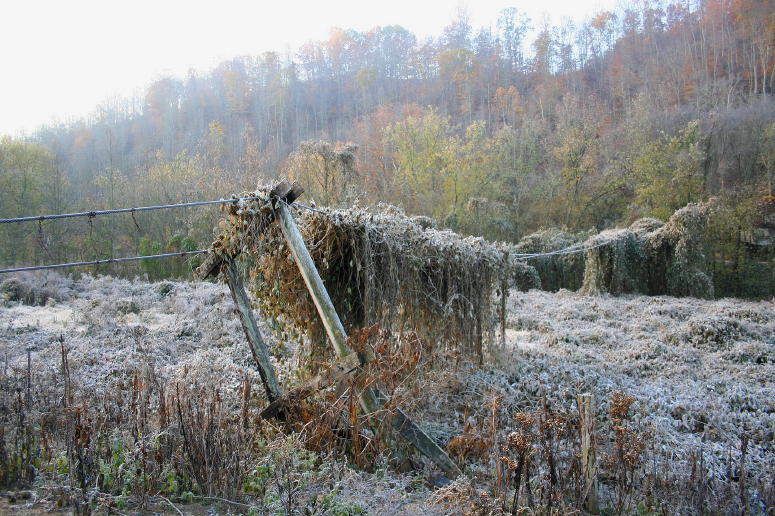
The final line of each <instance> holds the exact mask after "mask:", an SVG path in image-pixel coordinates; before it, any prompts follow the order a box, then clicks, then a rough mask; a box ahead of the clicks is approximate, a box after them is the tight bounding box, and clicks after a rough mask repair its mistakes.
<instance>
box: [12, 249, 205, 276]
mask: <svg viewBox="0 0 775 516" xmlns="http://www.w3.org/2000/svg"><path fill="white" fill-rule="evenodd" d="M209 252H210V249H199V250H197V251H181V252H178V253H164V254H149V255H147V256H128V257H124V258H106V259H104V260H92V261H89V262H72V263H56V264H53V265H33V266H30V267H17V268H15V269H0V274H8V273H12V272H25V271H40V270H44V269H62V268H64V267H80V266H84V265H102V264H104V263H121V262H134V261H138V260H149V259H155V258H171V257H173V256H193V255H197V254H203V253H209Z"/></svg>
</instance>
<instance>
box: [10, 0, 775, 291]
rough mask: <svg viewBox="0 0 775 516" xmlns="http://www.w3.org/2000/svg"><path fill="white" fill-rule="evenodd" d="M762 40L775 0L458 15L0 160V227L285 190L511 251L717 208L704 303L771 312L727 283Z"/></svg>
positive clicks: (175, 84)
mask: <svg viewBox="0 0 775 516" xmlns="http://www.w3.org/2000/svg"><path fill="white" fill-rule="evenodd" d="M772 19H773V5H772V2H770V1H768V0H734V1H722V0H700V1H697V2H690V3H688V4H687V3H680V2H677V3H673V2H663V1H656V0H650V1H646V2H632V3H624V4H622V5H621V7H620V8H618V9H616V10H612V11H604V12H599V13H590V16H589V18H588V19H587V20H585V21H584V22H582V23H580V24H577V25H576V24H573V23H570V22H563V23H559V24H557V25H551V24H550V23H548V22H546V21H543V22H542V21H541V20H529V19H527V17H526V16H525V14H524V13H522V12H520V11H519V10H518V9H505V10H503V11H502V12H501V13H500V15H499V17H498V19H497V20H492V21H491V22H492V23H491V25H490V27H474V26H472V24H471V22H470V19H469V16H468V14H467V12H466V11H465V9H461V10H459V12H458V13H457V15H456V16H455V17H454V18H453V19H452V20H451V21H450V23H449V24H448V26H447V27H446V28H445V29H444V30H443V31H442V32H441V33H440V34H438V35H437V36H435V37H431V38H427V39H421V38H418V37H417V36H416V35H415V34H412V33H411V32H410V31H408V30H406V29H405V28H403V27H401V26H397V25H390V26H384V27H375V28H373V29H371V30H365V31H356V30H350V29H346V28H345V29H332V31H331V35H330V37H329V38H328V39H327V40H324V41H310V42H308V43H307V44H304V45H302V46H301V47H299V48H297V49H292V50H289V51H287V52H284V53H280V52H266V53H263V54H260V55H246V56H238V57H235V58H234V59H231V60H228V61H225V62H223V63H221V64H220V65H219V66H217V67H215V68H214V69H212V70H210V71H207V72H202V73H192V74H190V75H189V76H187V77H164V78H161V79H159V80H158V81H155V82H154V83H152V84H150V85H148V87H147V88H146V89H145V90H144V92H143V93H142V94H141V95H139V96H138V97H137V98H133V99H116V100H114V101H111V102H108V103H105V104H104V105H101V106H99V107H98V108H97V109H96V110H95V112H94V113H93V114H92V115H89V116H85V117H84V118H83V119H81V120H77V121H73V122H70V123H67V124H58V125H51V126H49V127H44V128H41V130H39V131H37V132H36V133H35V134H33V135H30V137H29V138H26V139H20V140H12V139H10V138H4V139H2V140H0V171H2V172H3V173H2V174H0V217H17V216H21V215H39V214H42V213H52V212H62V211H78V210H84V211H91V210H95V209H102V208H118V207H130V206H144V205H145V206H147V205H153V204H167V203H173V202H181V201H194V200H210V199H218V198H222V197H226V196H229V195H231V194H232V193H234V192H239V191H248V190H251V189H253V188H255V186H256V184H258V183H261V182H266V181H270V180H273V179H274V178H276V177H277V176H278V175H284V176H288V177H290V178H292V179H297V180H299V181H300V182H302V183H303V184H304V186H305V188H307V196H308V197H307V199H308V200H312V199H314V200H315V201H316V202H317V203H319V204H321V205H329V206H334V207H343V206H345V207H348V206H352V205H353V204H354V203H355V202H358V203H361V204H366V205H376V204H378V203H379V202H387V203H390V204H393V205H396V206H400V207H402V208H403V209H405V210H406V212H407V213H409V214H411V215H422V216H430V217H432V218H434V219H436V220H437V221H438V222H439V224H440V225H441V226H443V227H448V228H451V229H453V230H455V231H457V232H461V233H465V234H474V235H481V236H485V237H486V238H488V239H489V240H505V241H509V242H518V241H519V240H520V239H521V238H522V237H524V236H525V235H528V234H530V233H532V232H535V231H537V230H539V229H543V228H549V227H556V228H562V229H567V230H570V231H589V230H595V231H601V230H604V229H609V228H612V227H617V226H627V225H629V224H630V223H631V222H632V221H634V220H636V219H639V218H642V217H653V218H657V219H660V220H663V221H664V220H666V219H667V218H668V217H669V216H670V215H671V214H672V213H673V212H674V211H676V210H678V209H680V208H681V207H683V206H685V205H686V204H688V203H693V202H700V201H707V200H709V199H711V198H713V197H716V198H718V199H720V202H721V205H722V206H723V207H724V209H725V211H724V216H723V217H722V218H721V219H720V221H719V223H718V224H717V225H716V226H715V227H714V228H713V238H712V242H713V243H714V246H715V249H714V253H713V256H714V261H715V264H714V267H715V268H716V269H717V270H718V272H719V274H720V275H722V276H727V277H728V278H727V279H725V280H724V281H721V282H720V284H721V285H722V288H720V289H719V291H718V295H719V296H721V297H723V296H729V295H732V296H737V297H757V298H761V297H766V296H768V295H773V294H774V293H775V285H773V284H772V282H764V281H759V282H758V283H759V284H757V285H749V286H746V285H743V284H742V282H741V281H740V276H742V275H745V274H746V272H745V271H746V270H748V269H751V270H754V269H756V270H759V269H760V268H761V267H766V268H768V269H769V270H770V271H771V270H772V263H773V253H774V252H775V251H774V249H775V247H774V246H773V245H772V242H773V235H774V234H775V215H774V214H773V206H775V204H774V203H775V193H774V192H773V189H772V185H773V178H774V177H775V176H773V174H775V155H773V149H775V102H773V83H774V82H775V51H774V50H773V49H775V45H774V44H773V41H775V24H773V23H772V21H771V20H772ZM52 87H55V86H52ZM214 223H215V217H214V216H213V212H212V211H208V210H207V209H204V208H202V209H199V210H196V211H195V210H191V211H190V212H187V213H185V212H177V213H172V212H165V213H159V212H157V213H155V214H137V215H136V216H135V217H130V216H124V217H118V218H113V219H110V220H105V221H101V220H99V219H97V220H93V221H91V223H89V224H81V223H78V222H73V221H70V222H63V221H60V222H52V223H45V224H41V225H39V226H38V227H35V225H34V224H32V225H29V226H26V227H19V226H17V227H11V226H1V227H0V239H2V241H4V242H13V243H14V244H15V245H7V246H2V247H1V248H0V262H2V263H3V264H17V265H22V264H29V263H33V262H44V261H46V262H50V261H54V260H56V261H75V260H86V259H97V258H107V257H111V256H119V255H124V256H127V255H135V254H138V253H140V254H154V253H155V252H159V251H162V250H169V251H175V250H184V249H191V248H197V247H201V246H204V245H205V244H206V243H208V242H209V241H210V239H211V236H212V235H211V232H212V227H213V225H214ZM760 264H764V265H760ZM123 270H127V269H122V270H119V269H117V268H112V267H110V266H105V267H102V268H100V269H97V270H93V271H92V272H93V273H110V274H114V275H117V274H124V272H122V271H123ZM184 272H185V271H184V270H182V268H181V267H180V266H179V265H175V266H166V265H161V266H159V267H157V268H156V269H152V268H146V269H142V268H140V267H138V268H137V269H134V270H131V269H130V270H129V272H128V274H129V275H130V276H131V275H132V274H135V273H147V274H150V275H151V276H152V277H157V278H158V277H180V276H181V275H182V274H183V273H184ZM763 276H764V277H768V276H767V274H764V275H763ZM756 277H759V274H758V273H757V274H756ZM769 277H772V276H771V274H770V276H769ZM761 292H764V294H761Z"/></svg>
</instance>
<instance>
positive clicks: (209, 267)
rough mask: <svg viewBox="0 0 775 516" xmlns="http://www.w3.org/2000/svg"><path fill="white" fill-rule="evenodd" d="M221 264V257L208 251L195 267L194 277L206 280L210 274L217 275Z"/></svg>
mask: <svg viewBox="0 0 775 516" xmlns="http://www.w3.org/2000/svg"><path fill="white" fill-rule="evenodd" d="M221 265H223V258H221V257H220V256H218V255H217V254H215V253H214V252H212V251H210V254H208V255H207V258H205V259H204V261H203V262H202V264H201V265H200V266H199V267H197V268H196V277H197V278H199V279H200V280H202V281H203V280H206V279H207V278H209V277H210V276H217V275H218V273H219V272H220V270H221Z"/></svg>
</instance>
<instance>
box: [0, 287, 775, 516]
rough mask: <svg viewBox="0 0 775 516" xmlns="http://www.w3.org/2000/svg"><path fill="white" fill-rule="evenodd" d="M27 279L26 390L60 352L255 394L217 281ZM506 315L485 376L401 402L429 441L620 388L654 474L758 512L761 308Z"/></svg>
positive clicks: (107, 386) (357, 496)
mask: <svg viewBox="0 0 775 516" xmlns="http://www.w3.org/2000/svg"><path fill="white" fill-rule="evenodd" d="M40 281H43V282H44V283H45V284H43V285H40V286H39V288H41V289H43V290H45V292H47V294H46V295H45V297H50V299H49V301H47V302H45V301H44V304H42V305H28V304H22V303H19V302H5V306H3V307H2V308H0V361H2V363H0V367H3V368H4V370H3V371H4V373H3V374H5V375H6V377H8V376H9V375H13V374H17V375H24V374H25V371H26V370H27V365H28V364H27V359H28V352H29V359H30V367H31V371H32V376H33V377H35V378H37V379H39V380H40V381H39V382H37V383H36V382H33V384H34V385H37V387H36V388H37V389H45V388H50V389H51V392H52V393H53V392H59V389H61V385H59V384H58V383H57V382H58V381H60V380H61V368H62V360H61V354H62V346H63V343H64V345H65V346H66V347H67V349H69V352H68V361H69V367H70V370H71V371H72V372H73V373H72V374H73V375H77V378H75V379H74V382H76V383H77V384H78V385H79V387H81V388H84V389H88V390H89V391H90V392H93V393H95V395H100V393H108V392H110V391H111V390H114V389H116V388H118V387H117V386H120V385H124V384H126V383H127V382H129V381H130V380H131V379H132V375H133V374H134V372H135V371H137V370H145V371H148V370H151V371H152V375H153V377H154V378H157V379H158V380H159V382H161V383H166V384H168V385H172V384H174V383H176V382H184V383H188V384H191V385H193V384H202V385H204V384H208V382H209V383H212V382H213V380H214V379H215V380H216V382H217V384H218V385H219V386H220V392H221V394H222V396H223V399H224V403H225V405H226V406H227V407H229V409H230V410H233V411H234V412H235V413H238V412H239V411H240V406H241V401H240V400H241V394H240V390H241V386H242V385H243V384H244V380H245V378H246V377H247V378H250V379H252V381H253V382H254V383H255V384H256V385H259V377H258V374H257V372H256V370H255V368H254V366H253V364H252V359H251V357H250V354H249V352H248V349H247V347H246V344H245V341H244V337H243V334H242V330H241V327H240V324H239V321H238V319H237V316H236V312H235V311H234V307H233V304H232V302H231V298H230V297H229V295H228V289H227V288H225V287H224V286H222V285H217V284H211V283H188V282H161V283H147V282H143V281H128V280H120V279H114V278H107V277H100V278H92V277H89V276H84V277H82V278H81V279H79V280H70V279H66V278H62V277H60V276H53V275H51V276H46V277H44V279H41V280H40ZM37 301H43V300H41V299H37ZM508 308H509V310H508V321H507V332H506V337H507V338H506V346H505V348H503V349H500V348H497V349H494V350H492V353H491V354H490V357H489V359H488V360H487V362H486V364H485V367H484V368H481V369H479V368H475V367H473V366H469V365H466V364H461V365H459V367H457V368H456V369H455V368H452V369H450V368H444V369H434V370H430V371H428V372H427V373H426V378H425V379H424V380H423V389H424V393H425V395H424V396H422V397H421V398H419V399H417V400H416V403H415V404H414V405H412V406H410V407H407V408H408V410H410V411H411V412H412V414H413V415H414V416H415V417H416V419H418V420H419V421H420V422H421V424H422V425H423V426H425V427H426V428H427V429H428V430H429V432H431V433H432V434H433V435H436V436H438V437H439V439H440V440H444V439H448V438H450V437H452V436H454V435H456V434H459V433H460V432H461V430H462V429H463V426H464V424H465V421H464V420H463V419H464V414H466V415H467V416H468V417H469V418H472V419H474V420H477V418H478V420H484V419H486V417H487V414H488V413H489V410H490V409H489V408H488V405H487V402H488V401H489V400H491V399H492V398H493V397H497V396H501V397H502V400H501V405H500V409H499V410H500V411H501V412H502V413H503V414H505V417H507V418H508V414H510V413H515V412H520V411H527V410H532V409H537V408H539V406H541V404H542V403H543V402H544V401H543V400H544V399H545V400H548V402H550V403H552V404H555V405H556V406H564V407H569V408H570V409H572V408H573V406H574V403H575V401H574V399H575V396H576V395H577V394H579V393H582V392H591V393H593V394H594V395H595V399H596V401H597V404H596V406H597V412H598V414H599V417H600V419H601V420H602V419H605V414H606V413H607V411H608V409H609V400H610V398H611V396H612V394H613V393H614V392H616V391H621V392H624V393H626V394H628V395H631V396H634V397H635V398H636V402H635V404H634V405H633V410H634V413H635V418H634V422H635V423H637V425H638V426H639V428H642V429H645V430H648V431H649V432H651V433H652V434H653V440H652V441H650V450H651V453H650V455H649V457H650V460H652V461H654V463H655V466H654V468H655V470H656V469H659V471H663V472H664V475H665V476H668V477H670V478H673V479H681V478H689V477H690V476H691V475H693V474H697V472H696V471H694V472H693V471H692V468H694V469H695V470H696V469H697V464H698V457H700V460H701V465H702V466H701V467H702V468H704V471H705V472H704V473H703V475H705V476H706V477H707V478H708V479H709V480H708V485H709V487H708V493H707V494H706V495H704V496H708V497H709V498H712V497H713V496H716V497H723V496H727V494H728V493H727V492H722V490H721V487H719V486H726V485H727V483H728V481H729V479H730V478H732V479H734V478H737V479H739V478H740V475H741V474H745V475H747V478H750V479H751V481H752V486H751V488H750V493H749V494H748V495H747V496H749V497H753V498H754V499H755V500H754V502H752V503H753V508H754V510H756V508H757V507H758V508H759V509H762V510H766V509H765V508H764V505H763V504H764V503H765V502H764V501H763V500H766V499H767V497H768V496H772V493H769V494H768V493H767V489H768V486H769V489H775V484H774V483H775V477H773V472H775V440H774V439H775V438H774V437H773V432H775V306H774V305H773V302H745V301H740V300H732V299H724V300H718V301H703V300H697V299H690V298H681V299H677V298H669V297H652V298H648V297H642V296H629V297H628V296H625V297H607V296H606V297H588V296H581V295H577V294H575V293H570V292H566V291H561V292H559V293H556V294H553V293H547V292H540V291H531V292H529V293H519V292H516V291H513V292H512V293H511V297H510V300H509V305H508ZM270 333H271V332H269V331H268V330H267V329H266V328H264V334H266V335H269V334H270ZM269 340H270V342H271V343H272V347H273V352H274V354H275V365H276V368H277V371H278V374H279V377H280V382H281V384H283V385H288V384H290V383H293V382H295V378H296V376H295V374H294V370H295V369H296V366H297V364H296V362H295V361H296V359H295V355H294V353H293V351H294V350H293V346H289V345H285V344H283V345H280V344H278V343H277V342H276V341H274V340H273V339H271V338H270V339H269ZM46 382H48V383H46ZM256 391H258V392H257V393H255V394H256V395H257V398H256V401H255V403H256V404H257V405H256V406H257V407H258V406H260V404H261V403H262V401H261V400H260V394H261V392H260V388H258V387H257V388H256ZM742 439H745V440H747V443H748V444H747V448H746V454H747V455H746V457H745V462H744V463H741V461H740V456H741V446H742ZM741 468H742V471H741ZM471 475H473V477H476V475H477V472H476V469H475V468H473V469H472V471H471ZM343 478H344V479H345V480H343V481H342V484H341V486H342V487H341V493H340V495H339V496H340V498H342V499H343V500H347V501H348V503H349V502H352V503H354V504H357V505H359V506H360V507H362V508H364V509H369V510H374V511H375V513H376V511H377V510H378V509H379V512H382V511H384V510H390V511H392V512H395V513H397V514H400V513H404V514H416V513H435V512H441V511H442V508H441V507H440V506H438V507H437V506H431V505H428V498H429V496H430V491H429V489H428V488H427V487H426V488H422V487H417V486H416V485H415V486H414V487H413V488H412V489H408V488H407V487H406V486H408V485H410V484H412V477H410V476H402V475H399V474H389V475H387V476H383V475H372V474H368V473H358V472H355V471H354V470H348V473H347V474H346V475H344V477H343ZM675 481H676V482H678V480H675ZM725 482H726V483H725ZM414 484H416V482H415V483H414ZM414 484H412V485H414ZM726 488H728V486H727V487H726ZM714 489H717V490H718V492H714V491H713V490H714ZM687 492H688V491H687ZM677 496H679V495H678V494H677ZM687 496H688V495H687ZM769 499H770V500H771V498H769ZM757 500H758V501H757ZM685 503H686V506H689V505H691V502H690V501H689V500H686V501H685ZM756 504H758V505H756ZM680 505H682V504H681V503H680V501H674V502H673V506H674V507H676V506H680Z"/></svg>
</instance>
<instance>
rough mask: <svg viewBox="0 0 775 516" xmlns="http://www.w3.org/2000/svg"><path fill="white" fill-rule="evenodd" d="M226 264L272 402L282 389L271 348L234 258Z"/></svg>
mask: <svg viewBox="0 0 775 516" xmlns="http://www.w3.org/2000/svg"><path fill="white" fill-rule="evenodd" d="M224 265H225V269H226V270H225V272H226V283H227V284H228V285H229V290H230V291H231V297H232V298H233V299H234V304H235V305H236V306H237V313H238V314H239V319H240V322H241V323H242V329H243V330H244V331H245V336H246V337H247V338H248V345H249V346H250V352H251V353H252V354H253V359H254V360H255V361H256V365H258V374H259V375H261V381H262V382H263V383H264V389H266V396H267V398H269V402H270V403H271V402H272V401H274V400H276V399H278V398H280V397H282V392H281V391H280V384H279V383H278V381H277V376H275V374H274V369H273V368H272V363H271V362H270V361H269V350H268V349H267V347H266V344H265V343H264V339H263V338H261V332H260V331H259V330H258V324H256V319H255V318H254V317H253V310H252V309H251V307H250V299H248V295H247V293H246V292H245V287H244V286H243V284H242V277H241V276H240V273H239V271H238V270H237V267H236V264H235V263H234V261H233V260H228V261H226V262H225V263H224Z"/></svg>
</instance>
